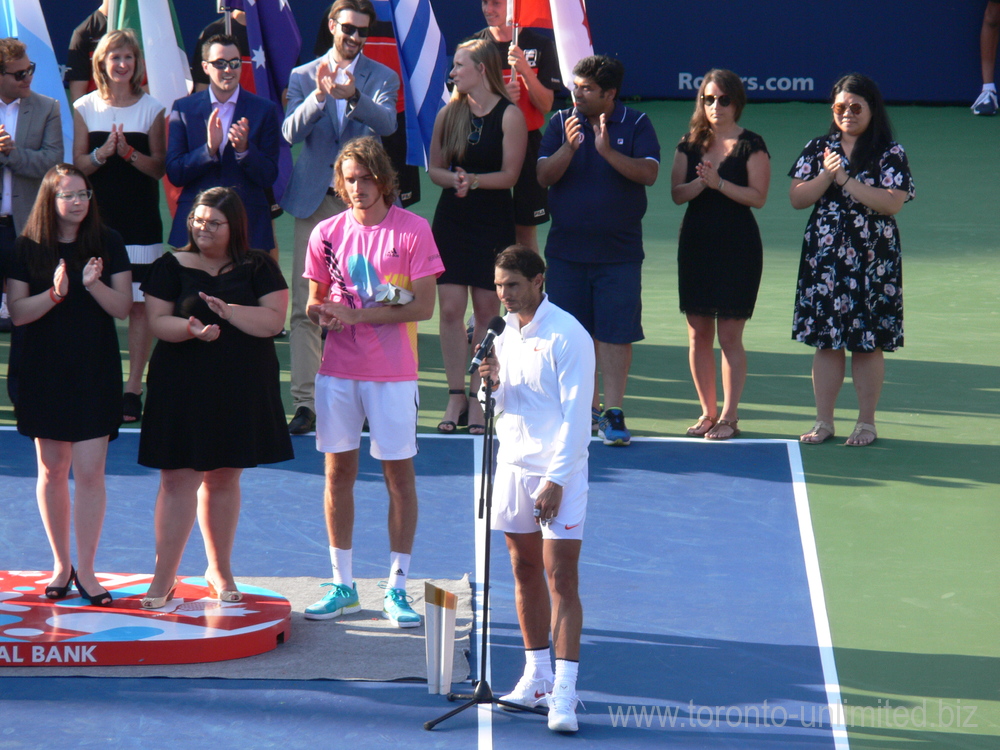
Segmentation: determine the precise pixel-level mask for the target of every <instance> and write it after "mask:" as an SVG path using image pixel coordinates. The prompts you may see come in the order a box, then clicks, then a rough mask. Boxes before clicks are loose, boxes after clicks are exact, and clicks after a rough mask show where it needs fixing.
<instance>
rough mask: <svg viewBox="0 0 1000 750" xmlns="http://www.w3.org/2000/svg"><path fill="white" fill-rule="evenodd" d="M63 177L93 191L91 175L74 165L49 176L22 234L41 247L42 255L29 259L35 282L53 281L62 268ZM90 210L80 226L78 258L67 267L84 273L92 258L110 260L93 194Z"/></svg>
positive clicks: (57, 167) (54, 169) (63, 166)
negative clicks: (59, 195) (60, 203)
mask: <svg viewBox="0 0 1000 750" xmlns="http://www.w3.org/2000/svg"><path fill="white" fill-rule="evenodd" d="M63 177H79V178H80V179H81V180H83V184H84V185H86V186H87V190H93V189H94V186H93V185H91V184H90V180H89V179H87V175H85V174H84V173H83V172H81V171H80V170H79V169H77V168H76V167H74V166H73V165H72V164H56V165H55V166H54V167H52V169H50V170H49V171H48V172H46V173H45V177H43V178H42V184H41V187H39V188H38V195H37V196H36V197H35V205H34V206H33V207H32V209H31V213H30V214H29V215H28V223H27V224H25V226H24V232H22V234H23V235H24V236H25V237H27V238H28V239H29V240H33V241H34V242H36V243H37V244H38V252H33V253H31V255H30V257H29V258H28V270H29V271H30V273H31V276H32V278H34V279H45V278H48V277H51V276H52V274H53V273H54V272H55V270H56V266H57V265H58V264H59V214H58V213H57V212H56V193H58V192H59V181H60V180H61V179H62V178H63ZM89 204H90V208H89V209H88V211H87V215H86V216H85V217H83V221H82V222H81V223H80V229H79V231H78V232H77V235H76V255H75V256H74V257H71V258H68V259H67V266H68V267H69V268H70V269H71V270H73V271H80V270H82V269H83V267H84V266H85V265H87V261H88V260H90V259H91V258H101V259H102V260H103V261H104V263H105V264H107V263H108V262H109V260H110V257H109V255H108V252H107V249H106V248H105V246H104V241H103V237H102V229H103V228H102V226H101V216H100V214H99V213H98V211H97V198H96V197H95V196H94V195H93V193H91V196H90V201H89Z"/></svg>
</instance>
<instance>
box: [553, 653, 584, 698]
mask: <svg viewBox="0 0 1000 750" xmlns="http://www.w3.org/2000/svg"><path fill="white" fill-rule="evenodd" d="M579 670H580V662H578V661H570V660H569V659H556V678H555V679H554V680H553V683H555V684H556V685H563V684H565V683H569V687H570V690H572V691H573V692H576V675H577V672H579Z"/></svg>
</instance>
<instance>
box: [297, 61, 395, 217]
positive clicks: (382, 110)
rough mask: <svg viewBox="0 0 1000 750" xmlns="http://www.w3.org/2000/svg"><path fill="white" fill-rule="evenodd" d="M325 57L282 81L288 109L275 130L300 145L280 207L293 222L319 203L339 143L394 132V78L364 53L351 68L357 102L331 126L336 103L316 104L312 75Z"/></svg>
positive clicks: (329, 98) (386, 69)
mask: <svg viewBox="0 0 1000 750" xmlns="http://www.w3.org/2000/svg"><path fill="white" fill-rule="evenodd" d="M328 54H329V53H328ZM326 58H327V55H324V56H323V57H320V58H318V59H316V60H313V61H312V62H311V63H307V64H306V65H300V66H299V67H297V68H295V70H293V71H292V75H291V78H289V81H288V105H287V106H286V107H285V122H284V123H283V124H282V126H281V132H282V135H284V136H285V140H286V141H288V142H289V143H291V144H292V145H294V144H296V143H302V151H301V153H300V154H299V158H298V161H296V162H295V167H294V168H293V169H292V177H291V179H290V180H289V182H288V187H286V188H285V194H284V196H283V197H282V199H281V207H282V208H283V209H285V210H286V211H288V213H290V214H291V215H292V216H295V217H297V218H299V219H307V218H309V217H310V216H312V215H313V213H314V212H315V211H316V209H317V208H319V206H320V204H321V203H322V202H323V198H324V196H325V195H326V189H327V188H328V187H329V186H330V182H331V178H332V177H333V165H334V162H336V161H337V155H338V154H339V153H340V147H341V146H342V145H343V144H344V143H346V142H347V141H349V140H351V138H357V137H358V136H362V135H374V136H379V137H381V136H383V135H391V134H392V133H393V132H395V130H396V97H397V96H398V94H399V76H397V75H396V73H395V71H393V70H392V69H391V68H388V67H386V66H385V65H383V64H382V63H378V62H375V61H374V60H369V59H368V58H367V57H365V56H364V55H361V56H360V57H359V58H358V64H357V66H356V67H355V69H354V86H355V88H356V89H357V90H358V95H359V96H358V103H357V104H355V105H354V106H353V107H352V106H351V105H348V106H347V110H346V112H345V113H344V121H343V124H342V127H341V126H340V125H338V123H337V105H336V100H334V99H333V98H332V97H329V96H328V97H326V99H325V101H324V104H323V108H322V109H320V107H319V102H317V101H316V95H315V92H316V71H317V69H318V68H319V65H320V63H321V62H322V61H323V60H324V59H326Z"/></svg>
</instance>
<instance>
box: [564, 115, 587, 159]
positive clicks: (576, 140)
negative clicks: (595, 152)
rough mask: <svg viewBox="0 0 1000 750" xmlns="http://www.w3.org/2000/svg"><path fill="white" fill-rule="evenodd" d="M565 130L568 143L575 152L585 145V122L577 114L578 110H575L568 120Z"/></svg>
mask: <svg viewBox="0 0 1000 750" xmlns="http://www.w3.org/2000/svg"><path fill="white" fill-rule="evenodd" d="M564 129H565V131H566V143H567V144H569V147H570V148H571V149H572V150H573V151H576V150H577V149H578V148H580V144H581V143H583V121H582V120H581V119H580V116H579V115H578V114H576V110H574V114H572V115H570V116H569V117H567V118H566V125H565V128H564Z"/></svg>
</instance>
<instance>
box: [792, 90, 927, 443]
mask: <svg viewBox="0 0 1000 750" xmlns="http://www.w3.org/2000/svg"><path fill="white" fill-rule="evenodd" d="M832 100H833V124H832V125H831V127H830V132H829V133H828V134H827V135H825V136H822V137H820V138H815V139H813V140H811V141H810V142H809V143H808V144H806V147H805V149H804V150H803V151H802V155H801V156H800V157H799V159H798V161H797V162H796V163H795V166H794V167H793V168H792V170H791V171H790V172H789V175H790V176H791V177H792V187H791V191H790V193H789V196H790V198H791V201H792V206H793V207H794V208H799V209H801V208H809V207H812V208H813V211H812V215H811V216H810V217H809V223H808V225H807V226H806V232H805V237H804V238H803V241H802V260H801V262H800V264H799V281H798V287H797V290H796V298H795V317H794V320H793V323H792V338H794V339H795V340H797V341H801V342H803V343H805V344H809V345H810V346H814V347H816V354H815V356H814V358H813V368H812V379H813V393H814V394H815V397H816V423H815V424H814V425H813V427H812V429H811V430H810V431H809V432H807V433H805V434H804V435H802V436H801V437H800V440H801V441H802V442H804V443H822V442H823V441H825V440H828V439H829V438H831V437H833V435H834V425H833V410H834V405H835V404H836V401H837V394H838V393H839V392H840V387H841V385H842V384H843V382H844V372H845V364H846V352H847V351H850V352H851V377H852V380H853V382H854V390H855V391H856V392H857V396H858V420H857V424H856V425H855V427H854V431H853V432H852V433H851V435H850V437H849V438H848V439H847V443H846V444H847V445H852V446H865V445H869V444H871V443H872V442H874V440H875V438H876V437H877V433H876V430H875V407H876V406H877V405H878V399H879V394H880V392H881V390H882V382H883V380H884V376H885V362H884V359H883V356H882V353H883V352H884V351H887V352H891V351H895V350H896V349H897V348H898V347H900V346H902V345H903V291H902V281H903V273H902V260H901V257H900V244H899V230H898V228H897V227H896V220H895V219H894V218H893V216H894V215H895V214H896V213H897V212H898V211H899V210H900V209H901V208H902V207H903V204H904V203H905V202H906V201H908V200H910V199H911V198H913V180H912V179H911V178H910V168H909V164H908V163H907V160H906V154H905V153H904V152H903V149H902V147H901V146H900V145H899V144H898V143H896V142H895V141H894V140H893V135H892V126H891V124H890V123H889V117H888V114H887V113H886V109H885V103H884V102H883V101H882V95H881V94H880V93H879V90H878V86H877V85H876V84H875V82H874V81H873V80H871V79H870V78H867V77H866V76H863V75H858V74H851V75H848V76H845V77H843V78H841V79H840V80H839V81H837V83H836V84H834V87H833V92H832Z"/></svg>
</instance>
